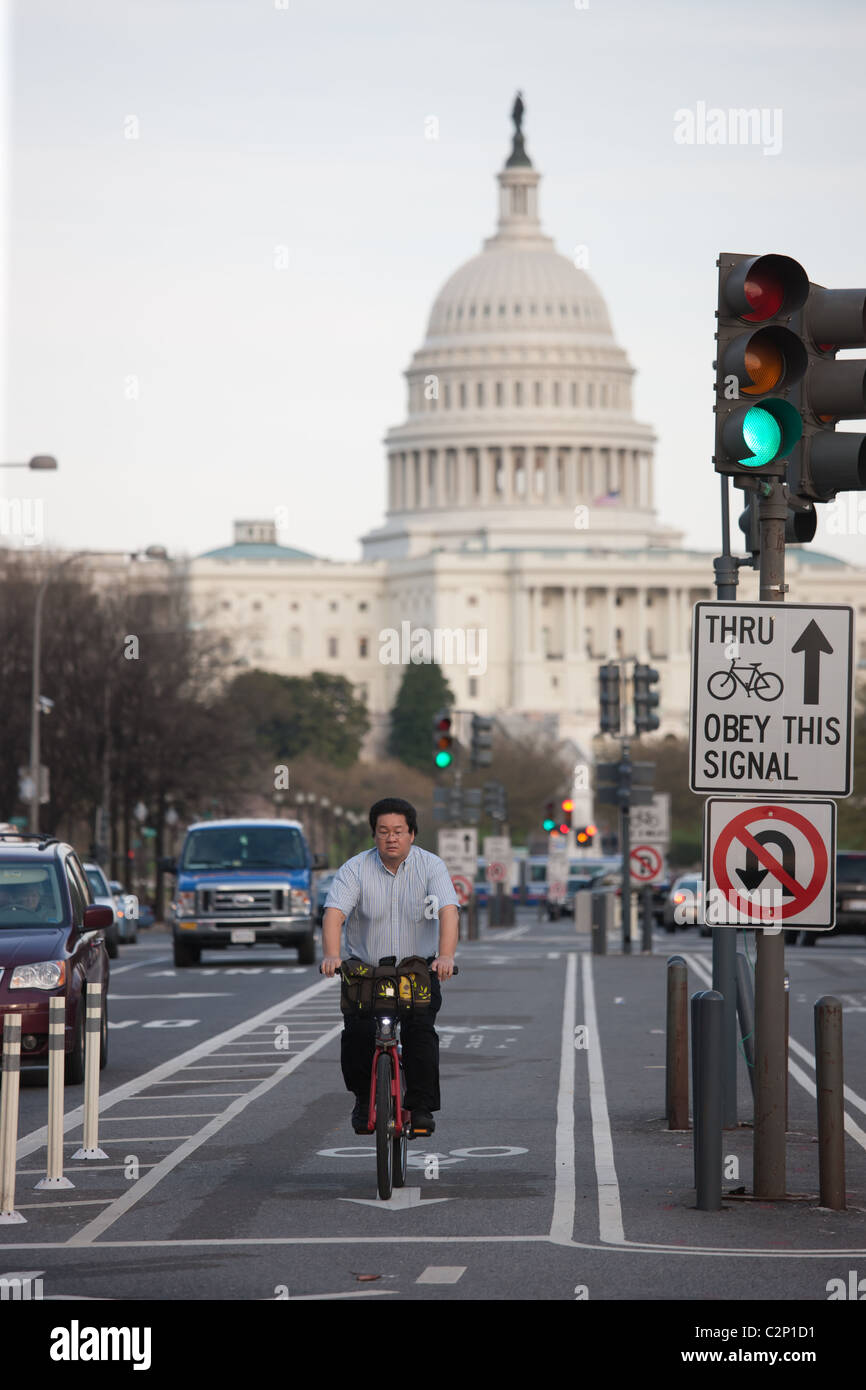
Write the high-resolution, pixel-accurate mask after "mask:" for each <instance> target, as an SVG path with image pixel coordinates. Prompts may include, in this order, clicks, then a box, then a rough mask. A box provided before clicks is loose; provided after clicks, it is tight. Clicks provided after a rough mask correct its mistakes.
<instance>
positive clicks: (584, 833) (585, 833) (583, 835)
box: [574, 825, 598, 846]
mask: <svg viewBox="0 0 866 1390" xmlns="http://www.w3.org/2000/svg"><path fill="white" fill-rule="evenodd" d="M597 834H598V826H597V825H581V826H580V827H579V828H578V829H577V830H575V832H574V838H575V840H576V841H577V843H578V844H579V845H589V846H591V845H592V841H593V838H594V837H595V836H596V835H597Z"/></svg>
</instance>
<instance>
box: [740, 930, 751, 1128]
mask: <svg viewBox="0 0 866 1390" xmlns="http://www.w3.org/2000/svg"><path fill="white" fill-rule="evenodd" d="M737 1013H738V1014H739V1017H740V1041H741V1043H742V1044H743V1053H744V1055H745V1058H746V1070H747V1072H748V1073H749V1085H750V1086H751V1088H752V1100H754V1099H755V986H754V982H753V980H752V967H751V966H750V965H749V962H748V961H747V960H746V957H745V956H744V955H743V953H742V951H738V952H737Z"/></svg>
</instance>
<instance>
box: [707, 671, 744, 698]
mask: <svg viewBox="0 0 866 1390" xmlns="http://www.w3.org/2000/svg"><path fill="white" fill-rule="evenodd" d="M736 688H737V678H736V676H735V675H734V674H733V673H732V672H731V671H714V672H713V674H712V675H711V676H710V678H709V680H708V681H707V690H708V691H709V693H710V694H711V695H712V697H713V699H714V700H730V698H731V696H732V695H733V693H734V691H735V690H736Z"/></svg>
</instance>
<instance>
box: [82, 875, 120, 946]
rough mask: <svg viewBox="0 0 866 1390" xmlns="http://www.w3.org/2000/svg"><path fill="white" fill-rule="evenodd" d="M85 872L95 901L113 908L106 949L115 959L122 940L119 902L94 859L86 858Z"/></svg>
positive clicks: (107, 931) (106, 936)
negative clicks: (118, 909) (115, 899)
mask: <svg viewBox="0 0 866 1390" xmlns="http://www.w3.org/2000/svg"><path fill="white" fill-rule="evenodd" d="M84 872H85V873H86V875H87V881H88V883H89V884H90V888H91V891H92V893H93V900H94V902H97V903H99V905H100V906H101V907H110V908H111V912H112V917H113V921H112V923H111V926H110V927H108V928H107V930H106V933H105V949H106V950H107V951H108V954H109V955H110V956H111V959H112V960H114V959H115V958H116V957H117V956H118V955H119V954H120V952H119V946H118V943H119V942H120V918H119V917H118V915H117V903H116V902H115V901H114V894H113V893H112V891H111V889H110V888H109V886H108V879H107V878H106V877H105V874H104V873H103V871H102V869H101V868H100V867H99V865H98V864H96V863H94V862H93V860H92V859H85V861H84Z"/></svg>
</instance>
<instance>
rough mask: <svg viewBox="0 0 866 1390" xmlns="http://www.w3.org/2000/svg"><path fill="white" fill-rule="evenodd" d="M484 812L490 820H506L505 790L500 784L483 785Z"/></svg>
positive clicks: (486, 783) (487, 783)
mask: <svg viewBox="0 0 866 1390" xmlns="http://www.w3.org/2000/svg"><path fill="white" fill-rule="evenodd" d="M484 810H485V812H486V813H487V815H488V816H489V817H490V819H491V820H501V821H505V820H507V819H508V811H507V807H506V800H505V788H504V787H503V785H502V783H501V782H485V783H484Z"/></svg>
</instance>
